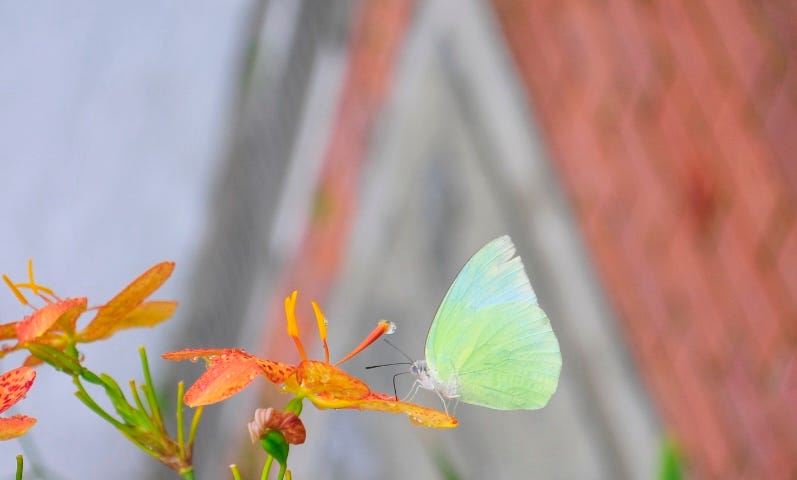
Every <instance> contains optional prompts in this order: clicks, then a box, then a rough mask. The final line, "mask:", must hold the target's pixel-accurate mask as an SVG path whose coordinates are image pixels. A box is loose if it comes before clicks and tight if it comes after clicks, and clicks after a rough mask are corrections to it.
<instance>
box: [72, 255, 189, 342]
mask: <svg viewBox="0 0 797 480" xmlns="http://www.w3.org/2000/svg"><path fill="white" fill-rule="evenodd" d="M173 270H174V262H162V263H159V264H157V265H155V266H154V267H152V268H150V269H149V270H147V271H146V272H144V273H143V274H142V275H141V276H140V277H138V278H137V279H135V280H133V282H132V283H130V285H128V286H127V287H125V289H124V290H122V291H121V292H119V294H117V295H116V296H115V297H114V298H112V299H111V300H110V301H109V302H108V303H107V304H105V306H103V307H101V308H100V309H99V310H98V311H97V315H96V316H95V317H94V319H93V320H92V321H91V323H89V324H88V325H87V326H86V328H85V329H84V330H83V331H82V332H80V335H79V337H80V340H81V341H83V342H92V341H94V340H98V339H101V338H105V337H106V336H107V335H108V332H109V331H111V330H113V329H114V324H116V323H117V322H119V321H120V320H121V319H123V318H124V317H126V316H127V315H128V314H130V312H132V311H133V309H134V308H136V307H137V306H138V305H139V304H141V302H143V301H144V299H146V298H147V297H148V296H150V295H151V294H152V293H153V292H154V291H155V290H157V289H158V287H160V286H161V285H163V282H165V281H166V279H168V278H169V276H170V275H171V274H172V271H173Z"/></svg>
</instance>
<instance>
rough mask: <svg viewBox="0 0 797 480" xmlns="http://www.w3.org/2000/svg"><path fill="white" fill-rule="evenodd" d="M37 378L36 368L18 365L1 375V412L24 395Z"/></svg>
mask: <svg viewBox="0 0 797 480" xmlns="http://www.w3.org/2000/svg"><path fill="white" fill-rule="evenodd" d="M35 378H36V370H33V369H32V368H28V367H17V368H15V369H13V370H9V371H7V372H5V373H4V374H2V375H0V413H2V412H5V411H6V410H8V409H9V408H11V405H14V404H15V403H17V402H18V401H19V400H20V399H21V398H22V397H24V396H25V394H26V393H28V390H30V387H31V385H33V380H34V379H35Z"/></svg>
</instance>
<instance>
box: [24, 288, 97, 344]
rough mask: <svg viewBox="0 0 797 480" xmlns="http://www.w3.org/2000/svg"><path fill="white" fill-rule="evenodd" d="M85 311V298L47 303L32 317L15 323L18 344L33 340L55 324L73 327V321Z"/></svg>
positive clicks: (62, 326)
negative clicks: (70, 324)
mask: <svg viewBox="0 0 797 480" xmlns="http://www.w3.org/2000/svg"><path fill="white" fill-rule="evenodd" d="M84 311H86V298H85V297H79V298H67V299H65V300H60V301H58V302H53V303H48V304H47V305H45V306H43V307H42V308H40V309H38V310H36V311H35V312H34V313H33V314H32V315H30V316H28V317H26V318H25V319H24V320H22V321H20V322H17V327H16V328H17V337H18V338H19V342H20V343H25V342H29V341H31V340H34V339H36V338H38V337H40V336H41V335H43V334H44V333H46V332H47V331H49V330H50V329H51V328H53V327H54V326H55V324H56V322H58V323H59V325H60V326H61V328H64V327H65V326H66V325H67V324H69V322H71V323H72V325H74V320H75V319H77V317H78V316H79V315H80V314H81V313H83V312H84Z"/></svg>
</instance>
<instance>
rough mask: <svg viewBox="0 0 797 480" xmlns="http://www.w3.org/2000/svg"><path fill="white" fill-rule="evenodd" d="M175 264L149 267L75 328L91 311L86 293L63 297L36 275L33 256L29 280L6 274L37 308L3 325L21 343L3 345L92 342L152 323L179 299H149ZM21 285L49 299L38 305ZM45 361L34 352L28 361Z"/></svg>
mask: <svg viewBox="0 0 797 480" xmlns="http://www.w3.org/2000/svg"><path fill="white" fill-rule="evenodd" d="M172 270H174V262H162V263H159V264H157V265H155V266H154V267H152V268H150V269H149V270H147V271H146V272H144V273H143V274H142V275H141V276H140V277H138V278H137V279H135V280H133V282H132V283H131V284H130V285H128V286H127V287H125V289H124V290H122V291H121V292H120V293H119V294H117V295H116V296H115V297H114V298H112V299H111V300H110V301H109V302H108V303H106V304H105V305H103V306H101V307H99V308H97V315H95V317H94V319H93V320H92V321H91V322H89V324H88V325H87V326H86V328H84V329H83V330H81V331H79V332H78V331H75V328H76V323H77V319H78V317H80V315H82V314H83V313H85V312H86V310H87V300H86V298H85V297H77V298H66V299H61V298H58V297H57V296H56V295H55V294H54V293H53V291H52V290H51V289H49V288H47V287H44V286H42V285H39V284H37V283H36V281H35V280H34V278H33V264H32V262H30V261H29V262H28V277H29V280H28V282H27V283H13V282H12V281H11V279H9V278H8V277H7V276H6V275H3V280H4V281H5V282H6V284H7V285H8V287H9V288H11V291H12V292H13V293H14V295H16V297H17V299H18V300H19V301H20V302H22V303H23V304H25V305H28V306H30V307H31V308H33V309H34V312H33V314H31V315H30V316H27V317H25V318H24V319H22V320H20V321H17V322H11V323H6V324H3V325H0V340H8V339H14V338H16V340H17V343H16V344H15V345H11V346H5V347H3V348H2V350H0V357H2V356H4V355H5V354H6V353H8V352H11V351H14V350H19V349H22V348H25V347H26V345H29V344H30V343H38V344H45V345H48V346H50V347H53V348H56V349H58V350H64V349H65V348H66V346H67V345H72V344H75V343H80V342H82V343H88V342H93V341H96V340H102V339H104V338H108V337H110V336H111V335H113V334H114V333H116V332H117V331H119V330H124V329H127V328H137V327H152V326H155V325H157V324H158V323H160V322H162V321H164V320H166V319H167V318H169V317H171V316H172V314H173V313H174V310H175V308H177V302H171V301H148V302H145V301H144V300H145V299H146V298H147V297H148V296H149V295H151V294H152V293H153V292H154V291H155V290H157V289H158V287H160V286H161V285H162V284H163V282H165V281H166V279H167V278H169V276H170V275H171V273H172ZM22 289H26V290H30V292H31V293H33V294H34V295H36V296H38V297H40V298H41V299H42V300H44V302H45V305H44V306H43V307H41V308H36V307H34V306H33V305H31V303H30V302H28V299H27V298H26V297H25V296H24V295H23V294H22ZM38 363H40V361H39V360H38V359H36V358H35V357H30V358H28V359H27V360H26V361H25V364H26V365H35V364H38Z"/></svg>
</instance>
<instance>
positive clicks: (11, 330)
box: [0, 322, 19, 340]
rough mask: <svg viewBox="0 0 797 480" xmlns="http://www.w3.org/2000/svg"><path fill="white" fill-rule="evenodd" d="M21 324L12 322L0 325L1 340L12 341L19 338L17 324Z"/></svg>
mask: <svg viewBox="0 0 797 480" xmlns="http://www.w3.org/2000/svg"><path fill="white" fill-rule="evenodd" d="M18 323H19V322H10V323H4V324H2V325H0V340H10V339H12V338H17V324H18Z"/></svg>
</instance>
